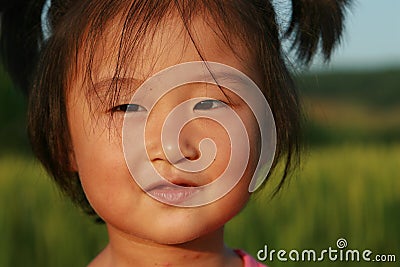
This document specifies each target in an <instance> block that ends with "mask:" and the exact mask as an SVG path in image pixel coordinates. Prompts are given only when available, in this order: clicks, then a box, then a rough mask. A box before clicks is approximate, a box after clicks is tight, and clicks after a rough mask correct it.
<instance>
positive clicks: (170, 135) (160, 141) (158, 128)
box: [145, 99, 202, 165]
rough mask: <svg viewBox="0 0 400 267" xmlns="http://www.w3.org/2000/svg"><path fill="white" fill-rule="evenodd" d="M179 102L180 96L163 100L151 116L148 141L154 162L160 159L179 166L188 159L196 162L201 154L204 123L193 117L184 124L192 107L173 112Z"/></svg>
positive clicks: (147, 134)
mask: <svg viewBox="0 0 400 267" xmlns="http://www.w3.org/2000/svg"><path fill="white" fill-rule="evenodd" d="M179 102H180V101H177V99H175V101H174V100H171V99H169V100H168V101H163V102H161V101H160V102H159V103H157V104H156V105H155V107H154V108H153V109H152V111H151V113H150V114H149V116H148V120H147V123H146V133H145V140H146V150H147V154H148V156H149V158H150V160H151V161H152V162H155V161H158V160H160V161H165V162H169V163H170V164H173V165H179V164H180V163H183V162H186V161H187V160H190V161H195V160H197V159H199V158H200V156H201V152H200V150H199V143H200V141H201V137H200V136H201V132H202V129H201V125H200V124H201V122H198V121H196V120H193V121H190V122H188V123H187V124H186V125H182V121H186V120H188V119H189V117H190V113H191V110H190V109H187V110H184V111H183V112H179V113H176V112H175V113H174V114H171V111H172V110H173V109H174V108H175V107H176V106H177V105H179ZM163 137H164V138H163Z"/></svg>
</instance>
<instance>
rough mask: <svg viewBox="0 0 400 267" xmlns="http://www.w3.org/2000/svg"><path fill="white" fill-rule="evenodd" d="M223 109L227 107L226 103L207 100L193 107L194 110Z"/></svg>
mask: <svg viewBox="0 0 400 267" xmlns="http://www.w3.org/2000/svg"><path fill="white" fill-rule="evenodd" d="M222 107H226V104H225V103H224V102H222V101H219V100H215V99H207V100H203V101H200V102H199V103H197V104H196V105H195V106H194V107H193V110H209V109H215V108H222Z"/></svg>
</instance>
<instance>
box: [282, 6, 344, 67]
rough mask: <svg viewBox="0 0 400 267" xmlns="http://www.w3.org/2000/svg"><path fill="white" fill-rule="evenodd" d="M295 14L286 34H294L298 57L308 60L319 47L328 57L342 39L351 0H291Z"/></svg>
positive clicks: (286, 35)
mask: <svg viewBox="0 0 400 267" xmlns="http://www.w3.org/2000/svg"><path fill="white" fill-rule="evenodd" d="M291 1H292V16H291V20H290V23H289V27H288V29H287V30H286V33H285V37H287V38H290V37H292V38H293V42H292V49H293V50H295V52H296V55H297V58H298V59H299V60H300V61H301V62H304V63H305V64H309V63H310V62H311V60H312V59H313V57H314V55H315V54H316V52H317V50H318V46H319V45H320V49H321V51H322V54H323V56H324V59H325V61H329V59H330V56H331V54H332V51H333V50H334V48H335V47H336V45H337V44H339V43H340V40H341V36H342V33H343V29H344V23H343V21H344V17H345V13H346V9H347V8H348V7H349V5H350V2H351V1H350V0H291Z"/></svg>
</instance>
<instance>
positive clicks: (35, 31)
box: [0, 0, 45, 94]
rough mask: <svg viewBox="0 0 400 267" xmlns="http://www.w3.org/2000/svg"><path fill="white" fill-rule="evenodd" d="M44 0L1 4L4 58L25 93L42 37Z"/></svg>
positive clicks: (0, 50) (0, 37) (0, 36)
mask: <svg viewBox="0 0 400 267" xmlns="http://www.w3.org/2000/svg"><path fill="white" fill-rule="evenodd" d="M44 3H45V0H34V1H29V0H25V1H24V0H15V1H4V2H3V3H2V4H1V6H0V8H1V9H0V14H1V18H0V19H1V22H0V23H1V24H0V25H1V29H0V55H1V61H2V64H3V65H4V67H5V69H6V70H7V72H8V73H9V74H10V76H11V78H12V80H13V81H14V83H15V84H16V85H17V86H18V87H20V88H21V89H22V90H23V92H24V93H26V94H27V93H28V91H29V86H30V82H31V78H32V74H33V73H32V72H33V71H34V68H35V65H36V61H37V59H38V55H39V47H40V44H41V43H42V40H43V35H42V27H41V14H42V9H43V5H44Z"/></svg>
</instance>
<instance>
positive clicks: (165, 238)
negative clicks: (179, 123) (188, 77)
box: [67, 19, 259, 244]
mask: <svg viewBox="0 0 400 267" xmlns="http://www.w3.org/2000/svg"><path fill="white" fill-rule="evenodd" d="M191 27H192V30H193V31H192V32H194V33H195V34H194V35H193V38H194V41H195V43H196V44H197V45H198V49H199V51H200V52H201V53H202V55H203V56H204V57H205V59H206V60H208V61H214V62H219V63H223V64H226V65H229V66H232V67H234V68H236V69H238V70H240V71H242V72H243V73H245V74H247V75H248V76H249V77H251V78H252V79H253V80H254V81H255V82H257V81H259V78H258V75H257V72H256V71H255V62H254V59H253V58H252V57H251V56H250V54H249V53H248V52H247V51H246V49H244V47H243V46H241V45H240V43H239V42H236V43H235V42H233V47H235V52H233V51H232V49H231V48H230V47H229V46H228V45H227V44H225V43H224V42H223V41H222V40H221V39H220V38H219V37H218V36H217V35H216V33H215V32H214V31H213V28H212V27H213V25H212V23H211V22H210V21H207V23H206V22H204V21H203V20H200V19H197V20H194V21H193V22H192V26H191ZM119 30H120V27H109V28H108V29H107V30H106V32H105V34H104V38H103V39H102V40H100V45H99V46H98V48H97V50H96V54H95V57H94V65H93V66H94V67H93V81H94V86H95V87H96V92H97V93H94V92H93V94H89V95H87V94H86V90H85V89H82V84H84V83H83V77H79V75H77V76H78V77H77V79H76V80H74V81H72V82H71V88H70V90H69V92H68V95H67V112H68V121H69V128H70V132H71V138H72V146H73V153H71V157H72V158H73V162H74V168H75V169H76V171H78V172H79V176H80V179H81V183H82V186H83V189H84V191H85V193H86V196H87V199H88V200H89V202H90V204H91V205H92V207H93V208H94V210H95V211H96V212H97V214H98V215H99V216H100V217H101V218H102V219H103V220H104V221H105V222H106V224H107V226H108V228H109V230H113V231H114V232H118V233H120V234H122V235H124V236H127V237H129V238H139V239H145V240H151V241H154V242H156V243H161V244H177V243H183V242H187V241H191V240H194V239H196V238H198V237H201V236H205V235H207V234H210V233H212V232H215V231H216V230H218V229H221V228H222V227H223V225H224V224H225V223H226V222H227V221H228V220H230V219H231V218H232V217H233V216H234V215H236V214H237V213H238V212H239V211H240V210H241V209H242V208H243V206H244V205H245V203H246V202H247V200H248V198H249V193H248V185H249V182H250V179H251V178H252V174H253V171H254V169H255V166H256V164H257V160H258V154H259V151H258V148H257V147H258V146H257V145H256V144H257V142H258V138H259V137H258V126H257V123H256V121H255V119H254V116H253V115H252V113H251V111H250V109H249V107H247V106H246V105H245V104H244V103H243V101H241V100H240V99H239V97H237V96H236V95H235V94H233V93H232V92H230V91H228V90H224V91H221V89H220V88H218V87H217V86H214V85H210V84H202V83H197V84H189V85H184V86H180V87H178V88H176V89H174V90H172V91H171V92H169V93H168V94H166V95H165V96H164V97H163V98H162V99H161V100H160V101H159V102H158V103H157V104H156V105H155V107H154V108H153V109H152V110H151V113H150V114H149V116H148V122H147V126H146V134H145V137H146V138H145V146H146V149H147V155H146V154H145V153H143V155H139V156H138V160H137V162H135V166H136V168H141V166H142V163H143V162H145V161H150V163H151V164H152V165H153V166H154V168H155V169H156V170H157V171H158V172H159V173H160V174H161V175H162V176H163V177H164V178H165V179H167V180H169V181H171V182H172V183H175V184H179V185H191V186H201V185H205V184H208V183H210V182H211V181H213V180H214V179H216V178H217V177H218V176H219V175H220V174H221V173H223V171H224V170H225V168H226V166H227V164H228V162H229V157H230V153H231V152H230V151H231V144H230V141H229V135H228V133H227V132H226V131H225V130H224V128H223V127H221V125H219V124H218V123H216V122H214V121H212V120H209V119H196V120H193V121H191V122H190V123H188V124H187V125H185V127H183V128H182V130H181V132H180V136H179V145H180V149H181V151H182V154H183V155H184V157H185V158H187V159H189V160H196V159H198V158H199V157H200V156H201V155H200V152H199V143H200V141H201V140H203V139H204V138H211V139H212V140H213V141H214V142H215V144H216V147H217V154H216V156H215V160H214V161H213V163H212V164H211V165H210V166H209V167H208V168H207V169H205V170H203V171H201V172H197V173H191V172H184V171H181V170H178V169H176V168H175V167H174V166H173V165H172V164H171V163H170V162H169V161H168V160H167V159H166V156H165V154H164V151H163V147H162V145H161V137H160V136H161V130H162V126H163V122H164V121H165V119H166V117H167V115H168V114H169V113H170V112H171V110H172V109H173V108H174V107H176V106H177V105H178V104H180V103H182V102H183V101H186V100H189V99H192V98H195V97H209V98H213V99H217V100H220V101H223V102H227V103H229V102H231V103H233V105H232V108H233V109H234V110H235V111H236V112H237V114H238V115H239V116H240V118H241V119H242V121H243V122H244V124H245V127H246V129H247V132H248V135H249V142H250V160H249V163H248V165H247V169H246V171H245V173H244V175H243V177H242V179H241V180H240V181H239V183H238V184H237V185H236V186H235V187H234V188H233V189H232V190H231V191H230V192H229V193H228V194H226V195H225V196H224V197H223V198H221V199H219V200H217V201H215V202H212V203H210V204H208V205H204V206H201V207H193V208H182V207H176V206H171V205H167V204H164V203H161V202H159V201H156V200H154V199H153V198H151V197H149V196H148V195H147V194H146V193H145V192H144V191H143V190H142V189H141V188H140V187H139V186H138V185H137V184H136V182H135V180H134V179H133V178H132V176H131V174H130V172H129V170H128V167H127V165H126V162H125V157H124V152H123V145H122V125H123V120H124V111H125V109H126V108H127V107H128V110H130V111H129V112H136V111H137V108H138V106H127V105H126V104H128V103H130V99H131V97H132V94H133V92H134V90H135V89H136V88H137V87H138V86H139V85H140V83H142V82H143V80H145V79H146V78H147V77H149V76H151V75H152V74H154V73H156V72H158V71H160V70H163V69H165V68H167V67H170V66H173V65H175V64H179V63H183V62H189V61H200V60H202V58H201V57H200V56H199V54H198V51H197V50H196V47H195V46H194V45H193V43H192V42H191V41H190V38H189V37H188V36H187V34H186V31H185V28H184V26H183V25H182V23H181V22H180V20H179V19H166V20H165V21H164V23H161V24H160V26H159V27H158V29H157V30H156V32H155V34H154V36H151V37H149V38H145V40H144V42H143V45H142V47H141V49H140V53H137V54H135V57H136V58H135V60H134V61H132V64H130V65H129V64H128V67H127V68H126V69H124V71H123V72H121V75H119V76H120V78H119V79H118V81H117V83H118V85H119V86H120V88H121V92H120V94H119V100H118V101H117V103H116V104H115V106H113V107H109V106H108V103H109V102H108V101H107V100H106V99H105V91H106V90H107V89H108V86H109V85H110V81H111V79H112V77H113V76H114V71H115V62H117V57H118V53H117V51H118V44H117V43H116V42H115V40H118V38H119ZM80 65H81V66H84V65H85V64H80ZM138 66H139V67H138ZM82 68H83V67H82ZM78 73H85V69H81V70H80V71H79V72H78ZM258 84H259V83H258ZM227 96H228V97H229V100H228V98H227ZM219 104H220V103H219V102H218V101H215V100H212V101H209V102H202V103H200V104H199V105H197V106H196V108H199V109H211V108H215V107H216V108H218V105H219ZM131 108H133V109H132V110H131ZM139 111H140V108H139ZM111 113H113V119H112V120H110V115H111ZM139 172H140V171H139Z"/></svg>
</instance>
